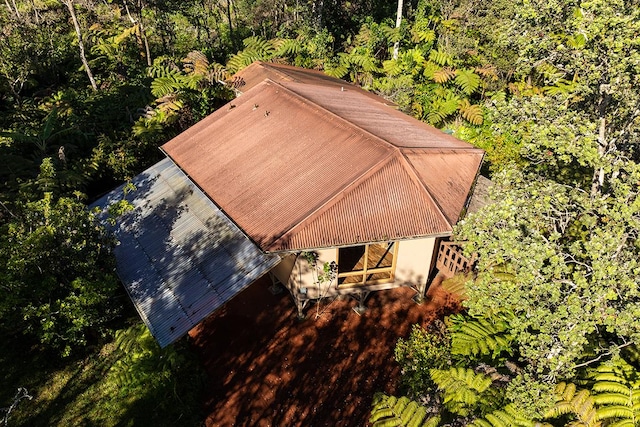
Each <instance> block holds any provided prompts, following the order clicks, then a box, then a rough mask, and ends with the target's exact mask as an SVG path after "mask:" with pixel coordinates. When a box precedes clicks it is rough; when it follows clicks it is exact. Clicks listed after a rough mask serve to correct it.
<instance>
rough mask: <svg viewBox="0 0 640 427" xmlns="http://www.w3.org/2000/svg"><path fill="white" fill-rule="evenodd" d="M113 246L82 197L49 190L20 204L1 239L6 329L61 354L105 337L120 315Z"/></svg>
mask: <svg viewBox="0 0 640 427" xmlns="http://www.w3.org/2000/svg"><path fill="white" fill-rule="evenodd" d="M111 246H112V242H111V240H110V239H109V238H108V237H107V236H106V234H105V232H104V230H103V229H102V227H100V226H99V225H98V224H97V223H96V221H95V220H94V219H93V217H92V215H91V214H90V213H88V212H87V211H86V210H85V207H84V205H83V204H82V203H80V202H79V201H78V200H74V199H70V198H65V197H61V198H58V199H54V198H53V197H52V195H51V193H44V196H43V198H42V199H40V200H37V201H33V202H26V203H25V204H24V205H22V206H21V209H20V211H19V212H18V213H17V214H14V217H12V219H11V220H10V221H9V222H8V223H7V224H6V225H5V226H4V227H3V233H2V240H1V241H0V260H1V262H2V265H3V266H4V269H3V273H2V282H3V285H2V286H3V289H4V292H3V293H2V298H1V299H0V317H1V318H2V319H3V320H4V322H3V325H4V328H8V329H9V330H10V331H15V330H20V331H22V332H23V333H25V334H28V335H30V336H32V337H35V338H36V339H37V340H39V341H40V342H41V343H42V344H44V345H45V346H47V347H49V348H52V349H55V350H56V351H58V352H59V353H60V354H61V355H63V356H68V355H70V354H71V353H72V352H73V351H74V350H76V349H79V348H81V347H83V346H84V345H86V344H87V343H88V337H89V336H91V335H94V334H96V333H98V334H100V333H102V332H104V328H105V325H106V323H107V322H108V321H110V320H111V319H113V317H114V316H115V315H116V314H117V311H118V306H117V305H114V304H113V302H112V300H111V299H112V298H113V296H114V294H115V291H116V289H117V283H118V282H117V279H116V277H115V274H114V270H113V267H114V266H113V260H112V258H111Z"/></svg>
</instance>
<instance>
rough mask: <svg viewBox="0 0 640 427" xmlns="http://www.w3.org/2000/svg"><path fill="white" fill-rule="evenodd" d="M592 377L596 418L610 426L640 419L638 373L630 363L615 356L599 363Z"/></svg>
mask: <svg viewBox="0 0 640 427" xmlns="http://www.w3.org/2000/svg"><path fill="white" fill-rule="evenodd" d="M591 377H592V378H593V380H594V383H593V386H592V387H591V390H592V392H593V400H594V402H595V404H596V405H597V415H598V418H599V419H602V420H605V419H606V420H608V421H609V424H608V425H612V426H613V425H615V426H622V425H637V424H639V423H640V374H639V372H638V371H637V370H636V369H635V368H634V367H633V366H632V365H630V364H629V363H628V362H627V361H625V360H624V359H623V358H622V357H615V358H614V359H612V360H611V361H609V362H607V363H603V364H601V365H600V366H598V367H597V368H596V369H595V371H594V372H593V373H592V374H591Z"/></svg>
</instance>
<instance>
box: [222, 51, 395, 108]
mask: <svg viewBox="0 0 640 427" xmlns="http://www.w3.org/2000/svg"><path fill="white" fill-rule="evenodd" d="M266 79H269V80H273V81H274V82H278V83H302V84H305V85H311V86H314V87H323V86H325V87H330V88H333V89H336V88H337V89H340V90H352V91H356V92H358V93H360V94H362V95H365V96H367V97H370V98H371V99H373V100H375V101H376V102H380V103H382V104H385V105H394V106H395V104H394V103H393V102H391V101H388V100H386V99H384V98H382V97H379V96H376V95H375V94H373V93H371V92H368V91H366V90H364V89H362V88H360V87H358V86H356V85H354V84H351V83H349V82H345V81H344V80H340V79H336V78H335V77H331V76H328V75H326V74H325V73H323V72H322V71H319V70H309V69H306V68H300V67H293V66H291V65H285V64H277V63H273V62H262V61H255V62H254V63H252V64H251V65H249V66H248V67H246V68H244V69H242V70H240V71H238V72H237V73H236V74H235V75H234V76H233V78H232V79H231V81H229V85H230V86H231V87H233V88H234V89H235V90H237V91H238V92H240V93H244V92H247V91H249V90H251V89H252V88H253V87H255V86H257V85H258V84H260V83H262V82H263V81H264V80H266Z"/></svg>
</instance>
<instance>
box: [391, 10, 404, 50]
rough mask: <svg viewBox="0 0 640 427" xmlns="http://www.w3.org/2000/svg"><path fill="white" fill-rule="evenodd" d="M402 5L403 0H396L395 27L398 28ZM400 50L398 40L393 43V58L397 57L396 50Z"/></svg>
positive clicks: (400, 20)
mask: <svg viewBox="0 0 640 427" xmlns="http://www.w3.org/2000/svg"><path fill="white" fill-rule="evenodd" d="M402 6H403V0H398V11H397V12H396V28H400V24H402ZM399 51H400V41H397V42H395V43H394V44H393V59H398V52H399Z"/></svg>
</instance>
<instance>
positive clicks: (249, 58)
mask: <svg viewBox="0 0 640 427" xmlns="http://www.w3.org/2000/svg"><path fill="white" fill-rule="evenodd" d="M243 43H244V46H245V48H244V49H243V50H241V51H240V52H238V53H236V54H235V55H232V56H231V58H230V59H229V61H228V62H227V70H229V72H231V73H235V72H237V71H240V70H241V69H243V68H245V67H247V66H248V65H250V64H251V63H252V62H254V61H259V60H267V59H270V58H271V57H272V56H273V54H274V52H275V47H274V44H273V42H272V41H270V40H265V39H263V38H261V37H249V38H246V39H244V41H243Z"/></svg>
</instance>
